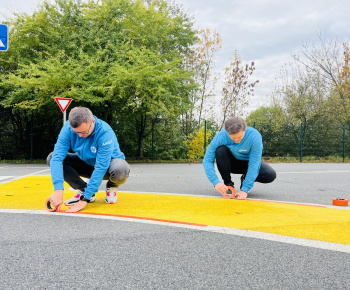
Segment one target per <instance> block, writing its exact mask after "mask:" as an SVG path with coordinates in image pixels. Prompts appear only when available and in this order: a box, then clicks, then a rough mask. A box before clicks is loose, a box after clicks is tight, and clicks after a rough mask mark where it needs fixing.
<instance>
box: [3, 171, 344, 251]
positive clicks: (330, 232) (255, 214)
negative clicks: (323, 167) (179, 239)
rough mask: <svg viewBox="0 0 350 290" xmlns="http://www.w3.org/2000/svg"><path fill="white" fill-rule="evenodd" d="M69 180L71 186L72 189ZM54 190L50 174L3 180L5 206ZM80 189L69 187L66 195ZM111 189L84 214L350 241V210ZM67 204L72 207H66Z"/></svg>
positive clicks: (33, 201) (28, 203)
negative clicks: (112, 193) (113, 194)
mask: <svg viewBox="0 0 350 290" xmlns="http://www.w3.org/2000/svg"><path fill="white" fill-rule="evenodd" d="M68 187H69V186H68V185H66V189H68ZM52 192H53V186H52V183H51V179H50V177H49V176H29V177H25V178H22V179H19V180H16V181H13V182H10V183H6V184H3V185H0V208H11V209H30V210H43V209H45V201H46V199H47V198H48V196H49V195H50V194H51V193H52ZM73 194H74V192H72V191H68V190H66V191H65V196H64V199H68V198H71V197H72V196H73ZM104 199H105V193H104V192H98V193H97V194H96V202H94V203H92V204H88V205H87V206H86V207H85V209H84V210H83V211H82V213H93V214H107V215H118V216H127V217H138V218H145V219H156V220H166V221H176V222H182V223H193V224H202V225H211V226H218V227H227V228H235V229H242V230H252V231H258V232H265V233H271V234H278V235H283V236H291V237H298V238H304V239H312V240H319V241H326V242H333V243H339V244H344V245H350V211H348V210H341V209H333V208H323V207H315V206H304V205H295V204H286V203H274V202H261V201H252V200H245V201H239V200H227V199H223V198H222V199H220V198H209V197H192V196H176V195H163V194H144V193H124V192H119V193H118V203H117V204H114V205H109V204H106V203H105V201H104ZM62 209H66V207H65V206H63V207H62Z"/></svg>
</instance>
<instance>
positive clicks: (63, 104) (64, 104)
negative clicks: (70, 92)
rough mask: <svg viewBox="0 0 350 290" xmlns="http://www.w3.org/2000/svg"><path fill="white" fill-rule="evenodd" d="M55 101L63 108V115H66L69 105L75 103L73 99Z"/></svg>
mask: <svg viewBox="0 0 350 290" xmlns="http://www.w3.org/2000/svg"><path fill="white" fill-rule="evenodd" d="M55 100H56V102H57V104H58V106H59V107H60V108H61V111H62V113H64V112H65V111H66V110H67V108H68V106H69V104H70V103H71V102H72V101H73V99H68V98H67V99H66V98H55Z"/></svg>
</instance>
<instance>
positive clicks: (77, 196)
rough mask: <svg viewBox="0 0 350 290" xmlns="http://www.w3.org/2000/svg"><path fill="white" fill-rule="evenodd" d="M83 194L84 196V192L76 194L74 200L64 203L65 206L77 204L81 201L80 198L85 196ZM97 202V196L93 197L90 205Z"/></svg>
mask: <svg viewBox="0 0 350 290" xmlns="http://www.w3.org/2000/svg"><path fill="white" fill-rule="evenodd" d="M83 194H84V192H83V191H80V190H78V191H77V192H76V194H75V195H74V196H73V197H72V198H70V199H67V200H66V201H65V202H64V204H65V205H66V206H71V205H74V204H76V203H77V202H78V201H79V200H80V198H81V197H82V196H83ZM95 200H96V198H95V195H93V196H92V197H91V199H90V201H89V203H90V202H94V201H95Z"/></svg>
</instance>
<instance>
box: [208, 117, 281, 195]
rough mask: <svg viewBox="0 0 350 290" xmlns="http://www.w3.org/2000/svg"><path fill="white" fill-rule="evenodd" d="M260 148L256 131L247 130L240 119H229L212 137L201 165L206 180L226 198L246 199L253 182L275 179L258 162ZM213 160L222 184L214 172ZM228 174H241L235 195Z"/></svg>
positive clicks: (252, 129) (273, 171)
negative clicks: (239, 184)
mask: <svg viewBox="0 0 350 290" xmlns="http://www.w3.org/2000/svg"><path fill="white" fill-rule="evenodd" d="M262 149H263V144H262V138H261V134H260V133H259V132H258V131H257V130H256V129H254V128H251V127H247V125H246V123H245V122H244V120H243V119H242V118H239V117H232V118H228V119H227V121H226V122H225V128H224V129H222V130H221V131H220V132H219V133H218V134H217V135H216V136H215V137H214V139H213V140H212V142H211V143H210V145H209V146H208V149H207V151H206V153H205V156H204V160H203V165H204V170H205V173H206V175H207V177H208V179H209V181H210V182H211V183H212V184H213V185H214V187H215V189H216V190H217V191H219V192H220V193H221V194H222V195H223V196H224V197H225V198H237V199H245V198H246V197H247V196H248V192H249V190H250V189H251V188H252V187H253V184H254V182H255V181H257V182H261V183H269V182H272V181H274V180H275V178H276V171H275V170H274V169H273V168H272V167H271V166H270V165H268V164H267V163H265V162H262V161H261V155H262ZM215 159H216V164H217V168H218V170H219V172H220V175H221V177H222V179H223V183H222V182H220V180H219V178H218V177H217V175H216V173H215V168H214V161H215ZM231 173H233V174H242V176H241V187H240V190H239V191H238V192H237V193H236V190H235V188H234V184H233V182H232V179H231ZM230 191H231V193H232V195H231V194H230Z"/></svg>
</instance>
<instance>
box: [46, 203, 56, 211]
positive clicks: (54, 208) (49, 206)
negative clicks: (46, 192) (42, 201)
mask: <svg viewBox="0 0 350 290" xmlns="http://www.w3.org/2000/svg"><path fill="white" fill-rule="evenodd" d="M46 209H47V210H48V211H58V206H56V207H52V206H51V202H50V201H49V200H47V201H46Z"/></svg>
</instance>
